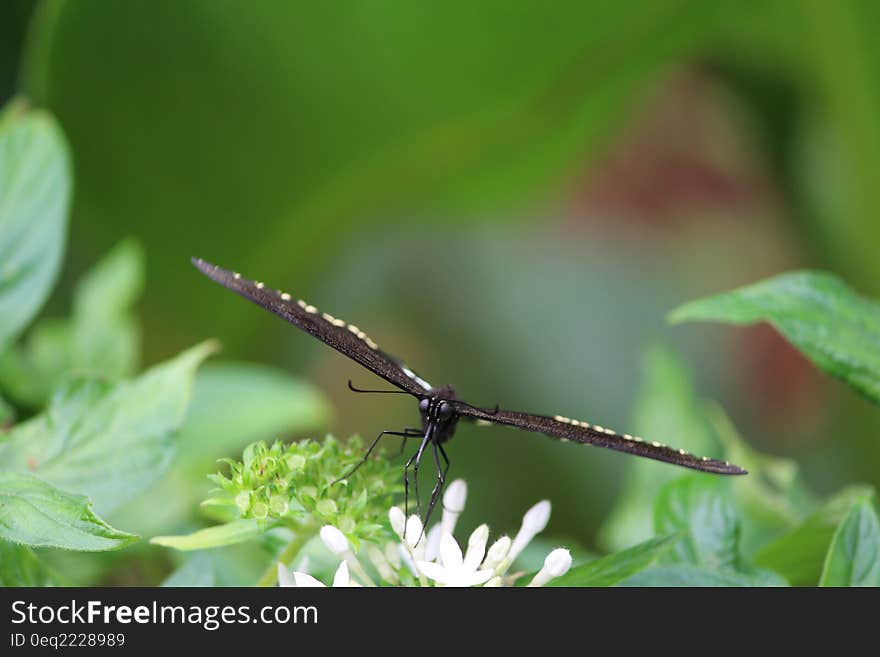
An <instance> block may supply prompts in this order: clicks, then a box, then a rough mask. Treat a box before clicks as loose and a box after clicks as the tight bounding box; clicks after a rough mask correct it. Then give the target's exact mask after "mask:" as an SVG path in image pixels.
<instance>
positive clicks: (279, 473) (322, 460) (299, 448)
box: [204, 436, 399, 543]
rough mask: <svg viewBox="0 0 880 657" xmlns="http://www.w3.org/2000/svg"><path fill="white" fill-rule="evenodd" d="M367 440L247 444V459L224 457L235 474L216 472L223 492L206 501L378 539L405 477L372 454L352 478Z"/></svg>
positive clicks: (264, 516) (245, 512) (253, 514)
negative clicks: (399, 481) (397, 482)
mask: <svg viewBox="0 0 880 657" xmlns="http://www.w3.org/2000/svg"><path fill="white" fill-rule="evenodd" d="M362 448H363V445H362V442H361V441H360V440H359V439H358V438H353V439H351V440H350V441H348V442H347V443H346V444H345V445H342V444H340V443H339V442H338V441H337V440H335V439H334V438H332V437H330V436H328V437H327V438H326V439H325V440H324V441H323V442H321V443H319V442H316V441H313V440H302V441H300V442H296V443H291V444H289V445H285V444H283V443H282V442H280V441H275V442H274V443H272V444H271V445H267V444H266V443H265V442H263V441H260V442H257V443H253V444H252V445H249V446H248V447H246V448H245V450H244V453H243V454H242V460H241V461H233V460H231V459H223V462H225V463H226V464H228V465H229V474H228V475H224V474H221V473H218V474H215V475H211V476H210V479H211V480H212V481H213V482H214V483H215V484H217V485H218V486H219V494H218V495H216V496H215V497H212V498H211V499H209V500H207V501H206V502H204V504H209V505H221V506H227V507H233V508H234V510H235V511H236V513H237V515H239V516H240V517H242V518H256V519H257V520H261V521H267V522H269V521H274V520H279V519H284V518H295V517H308V518H310V519H313V520H314V521H315V522H317V523H319V524H328V525H333V526H334V527H337V528H339V529H340V530H341V531H342V532H344V533H345V535H346V536H348V537H349V539H350V540H352V541H353V542H355V543H357V542H359V541H360V540H364V539H368V540H377V539H379V538H381V537H382V536H383V535H386V536H387V533H385V532H384V522H383V521H384V514H385V509H387V508H388V505H389V504H390V503H391V499H392V495H393V493H395V492H396V491H397V488H399V485H398V486H395V485H394V484H392V483H390V482H393V481H395V480H397V479H398V478H399V477H398V475H397V472H396V471H394V470H393V468H391V467H390V466H389V464H388V463H387V461H386V460H384V459H371V460H369V461H367V462H366V463H364V464H363V466H362V467H360V468H359V469H358V470H357V472H356V473H355V474H354V475H353V476H352V477H350V478H349V479H342V480H339V474H340V473H344V472H348V471H350V470H351V469H352V468H353V466H354V465H356V464H357V463H358V462H359V461H360V458H361V456H360V455H361V453H362Z"/></svg>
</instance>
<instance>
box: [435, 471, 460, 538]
mask: <svg viewBox="0 0 880 657" xmlns="http://www.w3.org/2000/svg"><path fill="white" fill-rule="evenodd" d="M466 500H467V484H466V483H465V482H464V479H456V480H455V481H453V482H452V483H451V484H449V486H448V487H447V488H446V492H445V493H443V517H442V518H441V519H440V526H441V527H442V529H443V531H444V532H447V533H449V534H452V533H454V532H455V524H456V523H457V522H458V516H460V515H461V512H462V511H464V503H465V501H466ZM439 541H440V538H439V536H438V538H437V542H438V546H439Z"/></svg>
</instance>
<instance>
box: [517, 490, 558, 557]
mask: <svg viewBox="0 0 880 657" xmlns="http://www.w3.org/2000/svg"><path fill="white" fill-rule="evenodd" d="M549 520H550V502H548V501H547V500H542V501H540V502H538V503H537V504H536V505H535V506H533V507H532V508H531V509H529V510H528V511H526V514H525V515H524V516H523V521H522V525H521V526H520V528H519V531H518V532H517V533H516V538H514V539H513V545H511V546H510V552H509V553H508V559H510V560H511V561H513V560H514V559H516V558H517V557H518V556H519V554H520V552H522V551H523V548H525V546H526V545H528V544H529V543H530V542H531V540H532V539H533V538H535V536H537V535H538V534H540V533H541V532H542V531H544V527H546V526H547V522H548V521H549Z"/></svg>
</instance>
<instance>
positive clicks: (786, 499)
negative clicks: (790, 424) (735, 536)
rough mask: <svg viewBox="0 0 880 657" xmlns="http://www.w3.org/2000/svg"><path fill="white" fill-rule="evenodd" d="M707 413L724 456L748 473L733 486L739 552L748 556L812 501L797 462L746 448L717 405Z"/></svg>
mask: <svg viewBox="0 0 880 657" xmlns="http://www.w3.org/2000/svg"><path fill="white" fill-rule="evenodd" d="M707 416H708V418H709V420H710V422H711V423H712V426H713V428H714V429H715V433H716V435H717V436H718V438H719V440H720V441H721V444H722V445H723V446H724V452H725V458H726V459H728V460H729V461H731V462H732V463H736V464H737V465H739V466H741V467H742V468H744V469H746V470H748V472H749V474H748V476H746V477H742V478H740V479H738V480H736V482H734V483H735V485H734V486H733V487H732V488H733V492H734V496H735V498H736V502H737V506H738V508H739V510H740V516H739V519H740V525H741V528H742V532H741V533H742V535H741V537H740V551H741V552H742V553H743V554H748V555H751V554H753V553H754V552H755V551H756V550H757V549H758V548H759V547H760V546H763V545H764V544H766V542H767V541H768V540H769V539H770V538H774V537H776V536H778V535H779V533H780V532H782V531H786V530H788V529H790V528H791V527H792V526H793V525H794V524H795V523H797V522H799V521H800V520H802V519H803V518H804V516H806V514H807V513H809V511H810V510H812V508H814V507H815V503H814V501H813V499H812V496H811V495H810V494H809V492H808V491H807V490H806V488H805V487H804V486H803V484H802V483H801V481H800V479H799V477H798V467H797V463H795V462H794V461H793V460H791V459H785V458H779V457H776V456H768V455H766V454H761V453H759V452H757V451H755V450H754V449H752V448H751V447H749V445H748V444H747V443H746V442H745V441H744V440H743V439H742V437H741V436H740V435H739V433H738V432H737V430H736V427H734V425H733V422H731V420H730V418H729V417H728V416H727V414H726V413H725V412H724V409H722V408H721V407H720V406H718V405H716V404H713V405H711V406H710V407H709V408H708V410H707Z"/></svg>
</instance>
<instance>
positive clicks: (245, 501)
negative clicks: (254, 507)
mask: <svg viewBox="0 0 880 657" xmlns="http://www.w3.org/2000/svg"><path fill="white" fill-rule="evenodd" d="M235 506H237V507H238V508H239V510H240V511H241V512H242V513H247V510H248V509H249V508H250V506H251V491H249V490H243V491H241V492H240V493H239V494H238V495H236V496H235Z"/></svg>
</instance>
